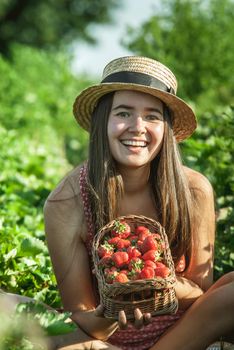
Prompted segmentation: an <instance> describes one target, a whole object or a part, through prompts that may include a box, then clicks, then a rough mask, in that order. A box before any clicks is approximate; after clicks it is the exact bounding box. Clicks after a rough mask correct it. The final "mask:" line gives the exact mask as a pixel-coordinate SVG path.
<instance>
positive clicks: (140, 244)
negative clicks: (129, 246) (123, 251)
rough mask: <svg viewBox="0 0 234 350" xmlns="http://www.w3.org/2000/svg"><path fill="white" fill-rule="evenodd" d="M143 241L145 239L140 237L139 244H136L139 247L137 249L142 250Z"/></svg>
mask: <svg viewBox="0 0 234 350" xmlns="http://www.w3.org/2000/svg"><path fill="white" fill-rule="evenodd" d="M142 243H143V241H141V240H139V239H138V241H137V244H136V247H137V249H138V250H140V251H141V247H142Z"/></svg>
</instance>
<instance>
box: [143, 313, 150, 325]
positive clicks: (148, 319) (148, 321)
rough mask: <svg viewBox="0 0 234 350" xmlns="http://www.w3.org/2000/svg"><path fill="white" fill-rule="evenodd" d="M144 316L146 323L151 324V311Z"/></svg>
mask: <svg viewBox="0 0 234 350" xmlns="http://www.w3.org/2000/svg"><path fill="white" fill-rule="evenodd" d="M143 317H144V325H146V326H147V324H149V323H150V322H151V320H152V316H151V313H149V312H147V313H146V314H144V315H143Z"/></svg>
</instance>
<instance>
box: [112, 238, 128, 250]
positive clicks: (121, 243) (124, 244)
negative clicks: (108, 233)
mask: <svg viewBox="0 0 234 350" xmlns="http://www.w3.org/2000/svg"><path fill="white" fill-rule="evenodd" d="M130 244H131V242H130V241H129V240H128V239H122V238H120V239H119V241H118V242H117V244H116V247H117V248H118V249H124V248H128V247H129V246H130Z"/></svg>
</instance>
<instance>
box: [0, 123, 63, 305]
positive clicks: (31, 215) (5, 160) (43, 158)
mask: <svg viewBox="0 0 234 350" xmlns="http://www.w3.org/2000/svg"><path fill="white" fill-rule="evenodd" d="M51 134H52V133H51ZM57 147H58V149H59V147H61V145H59V143H58V142H57ZM0 148H1V158H0V167H1V169H2V170H1V175H0V178H1V190H0V202H1V205H0V218H1V220H0V287H1V288H3V289H6V290H8V291H11V292H14V293H19V294H24V295H28V296H31V297H34V298H35V299H38V300H43V301H46V302H49V303H50V304H52V305H59V298H58V295H57V289H56V283H55V278H54V275H53V272H52V267H51V262H50V258H49V255H48V251H47V247H46V244H45V242H44V225H43V215H42V207H43V204H44V201H45V199H46V197H47V196H48V194H49V193H50V191H51V190H52V187H53V185H55V184H54V182H55V179H57V181H59V180H58V174H60V176H61V177H62V174H63V172H64V171H65V169H67V170H68V169H69V166H68V164H67V163H66V161H65V159H62V157H61V155H59V152H58V151H57V149H56V148H55V149H52V150H50V149H49V148H48V146H47V148H46V147H45V145H43V144H39V143H38V141H37V140H36V141H34V140H31V139H29V137H28V135H27V134H26V135H19V134H18V133H17V131H15V130H8V131H7V130H6V129H3V128H1V129H0ZM58 156H59V157H58ZM44 169H46V171H45V170H44Z"/></svg>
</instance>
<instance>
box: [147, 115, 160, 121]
mask: <svg viewBox="0 0 234 350" xmlns="http://www.w3.org/2000/svg"><path fill="white" fill-rule="evenodd" d="M146 119H147V120H162V117H160V116H158V115H155V114H149V115H147V116H146Z"/></svg>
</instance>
